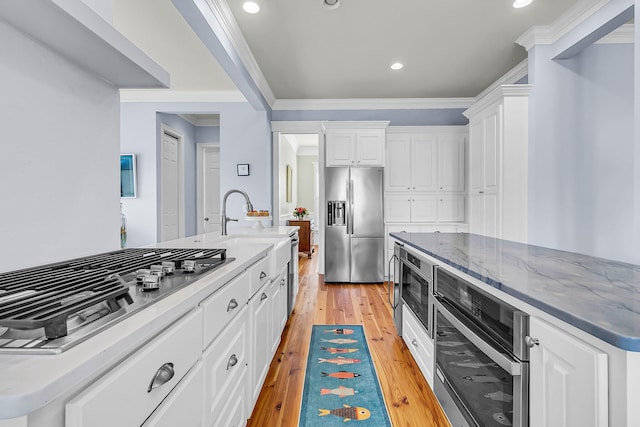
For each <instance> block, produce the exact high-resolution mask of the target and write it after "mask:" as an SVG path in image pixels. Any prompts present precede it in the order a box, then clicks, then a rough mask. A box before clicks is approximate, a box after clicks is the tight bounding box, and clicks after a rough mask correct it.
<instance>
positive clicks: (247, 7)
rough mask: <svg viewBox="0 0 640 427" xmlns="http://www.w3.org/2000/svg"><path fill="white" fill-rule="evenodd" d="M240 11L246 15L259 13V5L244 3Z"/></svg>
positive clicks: (252, 2) (251, 2)
mask: <svg viewBox="0 0 640 427" xmlns="http://www.w3.org/2000/svg"><path fill="white" fill-rule="evenodd" d="M242 9H243V10H244V11H245V12H247V13H258V12H260V5H259V4H258V3H256V2H254V1H246V2H244V3H242Z"/></svg>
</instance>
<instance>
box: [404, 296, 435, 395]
mask: <svg viewBox="0 0 640 427" xmlns="http://www.w3.org/2000/svg"><path fill="white" fill-rule="evenodd" d="M402 338H403V339H404V341H405V343H406V344H407V347H409V351H410V352H411V355H412V356H413V358H414V359H415V360H416V363H417V364H418V366H419V367H420V371H422V374H423V375H424V378H425V379H426V380H427V382H428V383H429V385H430V386H431V388H433V368H434V363H435V360H434V348H433V341H431V339H430V338H429V336H428V335H427V333H426V331H425V330H424V328H423V327H422V326H421V325H420V322H419V321H418V319H416V317H415V315H414V314H413V312H412V311H411V310H410V309H409V308H407V306H406V305H403V306H402Z"/></svg>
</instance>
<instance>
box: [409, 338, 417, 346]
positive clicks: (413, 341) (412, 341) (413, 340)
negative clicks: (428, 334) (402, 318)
mask: <svg viewBox="0 0 640 427" xmlns="http://www.w3.org/2000/svg"><path fill="white" fill-rule="evenodd" d="M411 344H413V346H414V347H417V346H418V340H416V339H415V338H414V339H412V340H411Z"/></svg>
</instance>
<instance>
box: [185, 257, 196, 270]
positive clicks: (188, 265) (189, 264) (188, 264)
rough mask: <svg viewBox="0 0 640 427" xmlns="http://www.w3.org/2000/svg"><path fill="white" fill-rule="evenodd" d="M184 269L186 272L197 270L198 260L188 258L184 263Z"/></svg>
mask: <svg viewBox="0 0 640 427" xmlns="http://www.w3.org/2000/svg"><path fill="white" fill-rule="evenodd" d="M182 270H183V271H184V272H185V273H193V272H194V271H196V262H195V261H194V260H186V261H184V262H183V263H182Z"/></svg>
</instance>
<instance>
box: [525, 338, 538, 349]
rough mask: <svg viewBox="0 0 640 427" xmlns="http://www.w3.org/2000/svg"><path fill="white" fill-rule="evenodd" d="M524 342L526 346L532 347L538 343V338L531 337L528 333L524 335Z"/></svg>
mask: <svg viewBox="0 0 640 427" xmlns="http://www.w3.org/2000/svg"><path fill="white" fill-rule="evenodd" d="M524 343H525V345H526V346H527V347H529V348H533V347H535V346H537V345H540V340H539V339H538V338H532V337H530V336H529V335H527V336H526V337H524Z"/></svg>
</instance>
